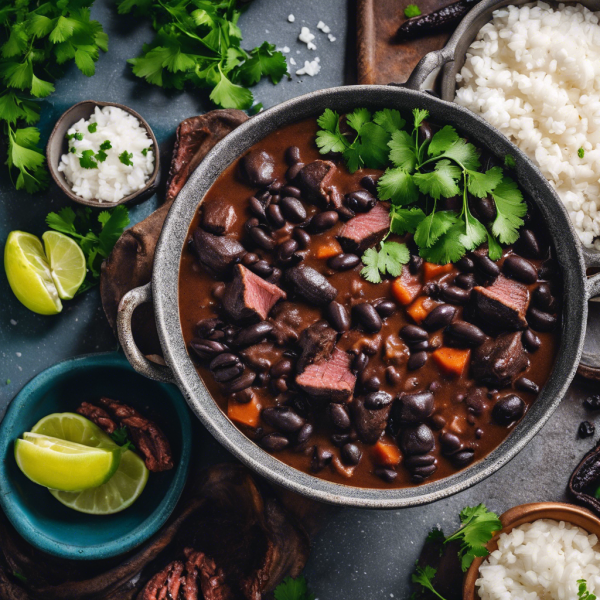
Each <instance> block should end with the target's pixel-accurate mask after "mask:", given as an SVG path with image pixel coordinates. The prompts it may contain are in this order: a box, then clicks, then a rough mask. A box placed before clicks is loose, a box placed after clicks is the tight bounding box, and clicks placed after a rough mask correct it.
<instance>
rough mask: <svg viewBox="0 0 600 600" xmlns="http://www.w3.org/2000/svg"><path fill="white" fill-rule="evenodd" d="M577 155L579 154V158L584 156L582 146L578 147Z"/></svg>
mask: <svg viewBox="0 0 600 600" xmlns="http://www.w3.org/2000/svg"><path fill="white" fill-rule="evenodd" d="M577 156H579V158H583V157H584V156H585V150H584V149H583V148H579V150H577Z"/></svg>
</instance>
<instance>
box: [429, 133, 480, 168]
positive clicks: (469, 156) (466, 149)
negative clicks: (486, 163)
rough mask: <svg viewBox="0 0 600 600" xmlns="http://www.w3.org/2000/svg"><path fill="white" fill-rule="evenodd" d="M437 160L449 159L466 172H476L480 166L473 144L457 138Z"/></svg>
mask: <svg viewBox="0 0 600 600" xmlns="http://www.w3.org/2000/svg"><path fill="white" fill-rule="evenodd" d="M438 158H449V159H451V160H453V161H455V162H457V163H458V164H459V165H461V167H463V168H464V169H466V170H467V171H476V170H477V169H479V167H480V166H481V164H480V162H479V153H478V152H477V149H476V148H475V146H473V144H469V143H467V141H466V140H464V139H462V138H459V139H458V140H456V142H454V143H453V144H452V145H451V146H450V147H449V148H448V149H447V150H444V151H443V152H442V153H441V154H440V155H439V157H438Z"/></svg>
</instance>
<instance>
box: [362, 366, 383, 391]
mask: <svg viewBox="0 0 600 600" xmlns="http://www.w3.org/2000/svg"><path fill="white" fill-rule="evenodd" d="M360 379H361V381H360V383H361V385H362V387H363V388H364V390H365V392H378V391H379V388H380V387H381V380H380V379H379V377H377V375H368V376H367V375H366V372H365V371H363V372H362V373H361V378H360Z"/></svg>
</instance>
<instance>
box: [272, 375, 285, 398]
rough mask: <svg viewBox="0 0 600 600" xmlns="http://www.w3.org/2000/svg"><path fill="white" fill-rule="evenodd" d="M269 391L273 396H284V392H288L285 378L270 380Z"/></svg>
mask: <svg viewBox="0 0 600 600" xmlns="http://www.w3.org/2000/svg"><path fill="white" fill-rule="evenodd" d="M271 391H272V392H273V394H274V395H275V396H279V394H285V392H287V391H288V385H287V381H286V380H285V378H284V377H279V378H278V379H271Z"/></svg>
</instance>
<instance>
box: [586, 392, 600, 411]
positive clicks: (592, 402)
mask: <svg viewBox="0 0 600 600" xmlns="http://www.w3.org/2000/svg"><path fill="white" fill-rule="evenodd" d="M583 406H584V407H585V408H586V410H591V411H593V410H600V396H599V395H597V394H594V395H593V396H589V397H588V398H586V399H585V400H584V401H583Z"/></svg>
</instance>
